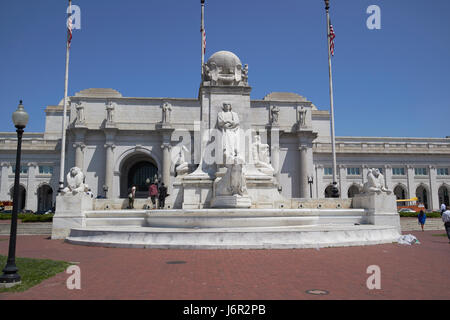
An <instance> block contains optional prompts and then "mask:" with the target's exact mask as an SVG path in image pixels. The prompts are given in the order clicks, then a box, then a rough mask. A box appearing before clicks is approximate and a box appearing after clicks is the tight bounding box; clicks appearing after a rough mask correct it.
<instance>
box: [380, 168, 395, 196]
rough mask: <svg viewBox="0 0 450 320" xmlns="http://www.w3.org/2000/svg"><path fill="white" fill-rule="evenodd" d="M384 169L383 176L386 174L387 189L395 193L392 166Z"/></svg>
mask: <svg viewBox="0 0 450 320" xmlns="http://www.w3.org/2000/svg"><path fill="white" fill-rule="evenodd" d="M383 169H384V172H383V174H384V180H385V184H386V188H388V189H389V190H392V191H394V184H393V183H392V166H390V165H385V166H384V168H383Z"/></svg>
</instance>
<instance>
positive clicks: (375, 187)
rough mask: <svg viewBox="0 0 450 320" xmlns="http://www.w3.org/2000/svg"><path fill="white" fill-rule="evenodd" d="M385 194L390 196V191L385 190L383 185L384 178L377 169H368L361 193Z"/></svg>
mask: <svg viewBox="0 0 450 320" xmlns="http://www.w3.org/2000/svg"><path fill="white" fill-rule="evenodd" d="M382 192H385V193H386V194H391V193H392V191H391V190H389V189H388V188H386V186H385V184H384V176H383V175H382V174H381V172H380V170H379V169H375V168H374V169H369V172H368V173H367V182H366V183H364V186H363V193H377V194H380V193H382Z"/></svg>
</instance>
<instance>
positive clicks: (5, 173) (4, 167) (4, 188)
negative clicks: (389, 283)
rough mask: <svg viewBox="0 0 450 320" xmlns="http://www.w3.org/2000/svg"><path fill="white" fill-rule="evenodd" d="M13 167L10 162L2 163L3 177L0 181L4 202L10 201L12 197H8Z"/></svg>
mask: <svg viewBox="0 0 450 320" xmlns="http://www.w3.org/2000/svg"><path fill="white" fill-rule="evenodd" d="M10 166H11V164H10V163H8V162H2V163H1V170H2V177H1V181H0V199H2V200H9V199H10V197H9V195H8V193H9V190H8V188H9V184H8V181H9V177H8V176H9V167H10Z"/></svg>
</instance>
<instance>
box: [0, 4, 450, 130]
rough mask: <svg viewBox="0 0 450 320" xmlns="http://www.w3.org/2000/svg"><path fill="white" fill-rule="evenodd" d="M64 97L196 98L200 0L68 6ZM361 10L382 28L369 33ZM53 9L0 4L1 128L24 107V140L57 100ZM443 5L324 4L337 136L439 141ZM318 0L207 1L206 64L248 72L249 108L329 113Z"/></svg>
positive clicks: (59, 60) (60, 72)
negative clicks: (275, 100)
mask: <svg viewBox="0 0 450 320" xmlns="http://www.w3.org/2000/svg"><path fill="white" fill-rule="evenodd" d="M74 4H76V5H78V6H80V8H81V16H82V21H81V30H76V31H75V32H74V38H73V44H72V50H71V62H70V81H69V94H70V95H73V94H75V93H76V92H78V91H80V90H83V89H85V88H95V87H97V88H114V89H117V90H119V91H120V92H121V93H122V94H123V95H124V96H131V97H185V98H196V97H197V94H198V87H199V84H200V1H199V0H165V1H156V0H129V1H106V0H95V1H92V0H74ZM369 5H378V6H379V7H380V8H381V30H369V29H368V28H367V27H366V20H367V18H368V17H369V15H368V14H367V13H366V9H367V7H368V6H369ZM66 6H67V2H66V1H64V0H44V1H29V0H14V1H1V2H0V107H1V110H2V117H1V118H0V131H13V130H14V128H13V125H12V121H11V116H10V115H11V114H12V112H13V111H14V110H15V109H16V107H17V104H18V101H19V100H20V99H23V100H24V105H25V108H26V110H27V111H28V112H29V113H30V122H29V125H28V127H27V129H26V130H27V131H28V132H41V131H43V130H44V119H45V117H44V116H45V114H44V112H43V111H44V109H45V107H46V106H47V105H55V104H57V103H58V102H59V101H60V100H61V99H62V97H63V94H64V63H65V39H66V29H65V19H66V14H65V9H66ZM448 12H450V1H448V0H433V1H427V0H411V1H408V0H395V1H392V0H389V1H388V0H370V1H366V0H339V1H336V0H331V18H332V22H333V25H334V28H335V32H336V35H337V37H336V54H335V57H334V58H333V73H334V90H335V113H336V134H337V135H338V136H394V137H445V136H448V135H450V130H449V127H450V80H449V79H450V78H449V76H448V74H449V71H450V59H449V56H450V55H449V52H450V44H449V41H448V39H449V31H450V19H448V16H447V15H448ZM325 23H326V22H325V10H324V3H323V1H322V0H281V1H268V0H226V1H218V0H206V31H207V53H206V56H207V58H208V57H209V56H211V55H212V54H213V53H214V52H216V51H219V50H230V51H233V52H234V53H236V54H237V55H238V56H239V57H240V59H241V60H242V62H243V63H244V64H245V63H247V64H248V65H249V83H250V85H251V86H252V87H253V90H252V99H262V98H263V97H264V96H265V95H266V94H268V93H270V92H272V91H290V92H296V93H299V94H301V95H303V96H305V97H307V98H308V99H309V100H310V101H312V102H313V103H314V104H315V105H316V106H317V107H318V108H319V109H322V110H329V93H328V63H327V49H326V24H325Z"/></svg>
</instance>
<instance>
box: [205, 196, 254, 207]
mask: <svg viewBox="0 0 450 320" xmlns="http://www.w3.org/2000/svg"><path fill="white" fill-rule="evenodd" d="M251 206H252V200H251V199H250V197H249V196H240V195H233V196H217V197H215V198H214V199H213V200H212V201H211V207H212V208H241V209H243V208H250V207H251Z"/></svg>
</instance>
